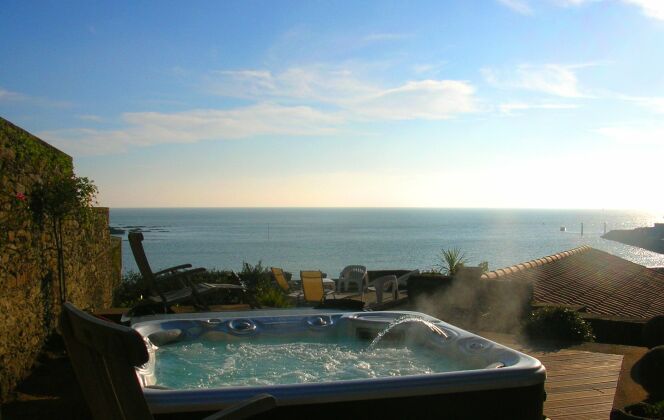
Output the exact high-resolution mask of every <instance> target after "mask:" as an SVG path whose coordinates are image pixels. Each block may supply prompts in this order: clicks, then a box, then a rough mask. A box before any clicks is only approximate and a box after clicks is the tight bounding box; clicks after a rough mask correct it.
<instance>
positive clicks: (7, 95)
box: [0, 87, 71, 108]
mask: <svg viewBox="0 0 664 420" xmlns="http://www.w3.org/2000/svg"><path fill="white" fill-rule="evenodd" d="M0 102H14V103H22V104H28V105H35V106H40V107H45V108H66V107H70V106H71V104H70V103H69V102H64V101H52V100H50V99H46V98H40V97H37V96H29V95H26V94H23V93H19V92H12V91H10V90H7V89H4V88H2V87H0Z"/></svg>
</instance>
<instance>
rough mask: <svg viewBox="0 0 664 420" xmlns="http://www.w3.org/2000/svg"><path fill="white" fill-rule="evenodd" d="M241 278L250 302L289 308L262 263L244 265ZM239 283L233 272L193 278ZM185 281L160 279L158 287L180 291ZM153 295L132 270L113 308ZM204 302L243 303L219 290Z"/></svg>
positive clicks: (117, 290)
mask: <svg viewBox="0 0 664 420" xmlns="http://www.w3.org/2000/svg"><path fill="white" fill-rule="evenodd" d="M239 278H240V281H241V282H242V284H243V285H244V286H245V287H246V288H247V295H248V296H247V298H248V300H249V301H250V302H253V303H257V304H259V305H260V306H269V307H274V308H286V307H289V306H290V300H289V299H288V296H286V294H285V293H284V292H283V291H282V290H281V289H280V288H278V287H277V286H276V284H274V282H273V281H272V277H271V274H270V272H269V271H268V269H267V268H265V267H263V265H262V263H261V262H260V261H259V262H258V264H256V265H251V264H249V263H246V262H245V263H244V264H243V269H242V272H241V273H240V276H239ZM237 280H238V277H237V276H236V275H235V273H233V272H232V271H223V270H214V269H213V270H209V271H206V272H204V273H198V274H196V275H193V276H191V277H190V281H191V282H192V283H217V284H221V283H232V284H236V283H237ZM184 281H185V280H184V279H183V278H179V279H162V280H159V287H160V288H161V289H162V290H164V291H167V290H177V289H180V288H182V287H183V285H182V283H181V282H184ZM184 284H186V283H184ZM150 293H151V291H150V289H149V287H148V285H147V284H146V282H145V281H144V280H143V277H142V276H141V275H140V274H139V273H135V272H133V271H130V272H128V273H126V274H124V275H123V276H122V282H121V283H120V285H119V286H118V287H116V288H115V290H114V291H113V306H115V307H133V306H135V305H136V304H138V303H139V302H140V301H141V300H142V299H143V297H144V296H147V295H148V294H150ZM205 301H206V303H208V304H212V305H216V304H232V303H241V301H242V299H241V298H240V295H239V294H238V293H237V292H234V291H232V290H219V291H218V293H217V292H215V294H214V296H206V297H205ZM245 303H248V302H245Z"/></svg>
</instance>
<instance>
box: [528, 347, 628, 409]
mask: <svg viewBox="0 0 664 420" xmlns="http://www.w3.org/2000/svg"><path fill="white" fill-rule="evenodd" d="M530 354H531V355H532V356H534V357H537V358H538V359H539V360H540V361H541V362H542V363H543V364H544V366H545V367H546V369H547V379H546V383H545V388H546V392H547V399H546V402H545V403H544V414H546V415H547V416H548V417H549V418H551V419H552V420H556V419H608V418H609V414H610V412H611V408H612V406H613V398H614V395H615V392H616V386H617V384H618V377H619V376H620V368H621V366H622V359H623V356H622V355H621V354H604V353H591V352H586V351H573V350H559V351H557V352H548V353H547V352H545V353H538V352H536V351H535V352H530Z"/></svg>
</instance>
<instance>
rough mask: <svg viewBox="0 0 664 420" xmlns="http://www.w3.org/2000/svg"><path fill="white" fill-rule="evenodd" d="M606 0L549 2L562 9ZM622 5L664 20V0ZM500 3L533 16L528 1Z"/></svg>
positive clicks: (504, 0)
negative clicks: (636, 8)
mask: <svg viewBox="0 0 664 420" xmlns="http://www.w3.org/2000/svg"><path fill="white" fill-rule="evenodd" d="M604 1H606V0H549V2H550V3H553V4H555V5H558V6H561V7H574V6H582V5H585V4H589V3H600V2H604ZM620 1H621V2H622V3H625V4H629V5H633V6H636V7H638V8H639V9H641V12H642V13H643V14H644V15H646V16H648V17H651V18H653V19H658V20H664V1H663V0H620ZM498 2H499V3H501V4H503V5H505V6H507V7H509V8H510V9H512V10H514V11H515V12H517V13H520V14H523V15H531V14H533V9H532V7H531V5H530V2H529V1H528V0H498Z"/></svg>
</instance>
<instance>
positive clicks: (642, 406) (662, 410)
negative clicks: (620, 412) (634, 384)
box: [625, 401, 664, 419]
mask: <svg viewBox="0 0 664 420" xmlns="http://www.w3.org/2000/svg"><path fill="white" fill-rule="evenodd" d="M625 411H626V412H628V413H629V414H631V415H633V416H639V418H644V419H664V401H659V402H656V403H653V404H650V403H646V402H640V403H636V404H633V405H628V406H627V407H625Z"/></svg>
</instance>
